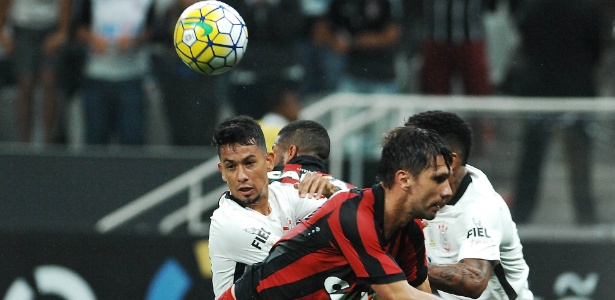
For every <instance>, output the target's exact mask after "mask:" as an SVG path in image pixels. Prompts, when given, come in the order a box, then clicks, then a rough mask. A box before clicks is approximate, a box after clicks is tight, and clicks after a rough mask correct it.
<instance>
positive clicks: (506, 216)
mask: <svg viewBox="0 0 615 300" xmlns="http://www.w3.org/2000/svg"><path fill="white" fill-rule="evenodd" d="M466 169H467V171H468V172H467V175H466V177H465V178H464V179H463V181H462V184H461V186H460V188H459V192H460V193H462V194H461V197H460V198H459V197H456V198H454V199H453V200H452V201H451V203H449V205H446V206H445V207H444V208H442V209H441V210H440V211H439V212H438V214H437V215H436V218H435V219H433V220H432V221H429V225H428V226H427V227H426V228H425V230H424V232H425V244H426V245H425V246H426V249H427V256H428V258H429V261H430V262H432V263H439V264H454V263H457V262H459V261H460V260H461V259H464V258H474V259H485V260H490V261H497V262H498V264H497V265H496V266H495V267H494V269H493V272H492V273H491V278H490V279H489V284H488V285H487V288H486V289H485V291H484V292H483V293H482V295H481V296H480V297H479V298H478V299H494V300H495V299H497V300H499V299H504V300H506V299H511V298H514V297H512V296H510V297H509V296H508V295H513V293H514V294H516V295H517V296H516V299H517V300H531V299H534V296H533V294H532V292H531V291H530V290H529V288H528V281H527V277H528V274H529V267H528V265H527V263H526V262H525V259H524V258H523V252H522V249H523V246H522V245H521V241H520V239H519V235H518V233H517V225H516V224H515V223H514V222H513V220H512V218H511V216H510V210H509V208H508V206H507V204H506V202H504V199H502V197H501V196H500V195H499V194H498V193H497V192H496V191H495V190H494V189H493V187H492V185H491V183H490V182H489V179H488V178H487V176H486V175H485V174H483V172H481V171H480V170H479V169H477V168H475V167H472V166H470V165H466ZM456 199H458V200H457V201H456V202H455V200H456ZM439 294H440V296H441V297H442V298H443V299H470V298H466V297H463V296H457V295H452V294H448V293H445V292H442V291H439Z"/></svg>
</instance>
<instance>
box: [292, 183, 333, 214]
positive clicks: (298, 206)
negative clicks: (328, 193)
mask: <svg viewBox="0 0 615 300" xmlns="http://www.w3.org/2000/svg"><path fill="white" fill-rule="evenodd" d="M284 192H285V193H286V199H288V202H289V203H290V204H291V205H292V207H293V212H294V219H295V221H300V220H303V219H305V218H306V217H308V216H309V215H310V214H311V213H313V212H314V211H315V210H316V209H318V208H319V207H321V206H322V205H323V204H324V203H325V202H326V201H327V200H328V199H327V198H322V199H314V198H301V197H299V191H298V190H297V189H295V188H294V187H292V186H291V185H289V188H286V189H285V191H284Z"/></svg>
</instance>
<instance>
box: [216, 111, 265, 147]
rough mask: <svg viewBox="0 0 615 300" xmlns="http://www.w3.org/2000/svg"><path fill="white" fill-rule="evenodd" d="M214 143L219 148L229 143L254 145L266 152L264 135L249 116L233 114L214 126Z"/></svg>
mask: <svg viewBox="0 0 615 300" xmlns="http://www.w3.org/2000/svg"><path fill="white" fill-rule="evenodd" d="M213 142H214V145H216V146H217V147H218V153H219V152H220V148H222V147H224V146H229V145H244V146H249V145H256V146H258V148H259V149H261V150H262V151H263V152H265V153H267V145H266V144H265V135H264V134H263V130H262V129H261V126H260V125H259V124H258V122H257V121H256V120H254V118H252V117H250V116H245V115H241V116H235V117H231V118H229V119H226V120H225V121H223V122H222V123H220V124H218V126H216V129H215V131H214V137H213Z"/></svg>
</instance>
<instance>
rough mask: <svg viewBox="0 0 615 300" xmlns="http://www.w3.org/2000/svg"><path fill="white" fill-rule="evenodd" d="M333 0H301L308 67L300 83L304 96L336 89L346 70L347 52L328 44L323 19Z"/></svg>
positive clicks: (303, 51)
mask: <svg viewBox="0 0 615 300" xmlns="http://www.w3.org/2000/svg"><path fill="white" fill-rule="evenodd" d="M330 3H331V0H302V1H301V4H302V8H303V9H302V11H303V15H304V16H305V17H306V22H305V26H304V29H303V30H302V33H301V35H302V37H301V41H300V43H299V51H300V54H301V58H302V60H303V61H302V64H303V66H304V68H305V80H303V82H302V85H301V95H302V97H304V98H313V97H319V96H323V95H325V94H328V93H331V92H334V91H335V89H336V88H337V85H338V82H339V79H340V78H341V75H342V74H343V71H344V56H343V55H342V54H340V53H337V52H335V51H333V49H332V48H331V47H329V46H328V44H327V41H326V39H324V37H325V36H326V32H324V33H323V29H324V28H323V26H322V24H323V22H322V21H323V19H324V18H325V17H326V15H327V12H328V10H329V5H330Z"/></svg>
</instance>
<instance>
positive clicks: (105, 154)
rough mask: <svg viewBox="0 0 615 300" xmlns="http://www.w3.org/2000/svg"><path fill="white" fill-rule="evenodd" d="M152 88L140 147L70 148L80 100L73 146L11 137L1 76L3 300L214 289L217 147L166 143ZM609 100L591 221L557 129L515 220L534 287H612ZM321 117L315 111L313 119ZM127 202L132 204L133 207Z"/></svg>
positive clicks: (496, 166)
mask: <svg viewBox="0 0 615 300" xmlns="http://www.w3.org/2000/svg"><path fill="white" fill-rule="evenodd" d="M603 2H604V5H605V7H611V6H609V5H610V3H608V1H603ZM488 21H489V20H488ZM491 21H493V20H491ZM493 24H496V23H493ZM500 30H505V29H502V28H500ZM248 51H249V50H248ZM614 53H615V51H612V50H610V49H609V51H607V57H606V58H605V61H604V68H603V69H602V70H601V74H603V75H602V76H601V94H602V99H603V100H606V101H610V100H614V99H613V98H612V97H613V95H614V94H615V92H614V91H615V82H614V81H613V79H614V78H615V76H613V75H614V74H613V70H615V68H613V65H615V64H613V61H615V59H614V57H615V55H613V54H614ZM494 55H497V53H495V54H494ZM150 87H152V86H150ZM152 88H153V89H152V90H150V91H151V93H150V97H149V104H150V105H149V109H150V110H149V115H150V118H149V120H150V126H149V135H148V141H149V145H148V146H147V147H146V149H134V148H125V147H120V146H117V147H114V148H113V150H112V151H108V149H100V150H96V149H94V150H87V151H86V150H83V149H81V147H80V146H82V140H81V138H80V136H81V134H82V125H81V122H82V117H81V111H80V107H79V105H78V101H72V102H71V106H70V111H71V114H70V119H69V120H70V122H72V124H73V126H72V127H71V128H72V131H71V137H70V143H71V144H70V145H71V146H73V147H68V148H65V147H62V148H57V149H56V148H53V149H45V150H44V151H43V150H42V148H36V147H34V148H28V149H24V148H23V147H20V146H19V145H17V144H15V143H14V141H15V135H14V130H12V129H11V128H12V126H13V124H14V116H13V115H12V109H10V108H11V105H12V104H11V102H10V99H12V96H13V94H14V90H13V89H12V87H10V86H9V87H4V88H3V89H2V90H1V91H0V92H1V93H2V97H0V105H1V106H2V107H3V109H1V110H0V128H2V130H1V131H0V141H2V142H0V171H1V172H2V175H1V176H0V199H1V201H2V208H1V209H0V296H2V297H3V299H7V300H22V299H23V300H27V299H43V298H44V299H67V300H73V299H74V300H77V299H79V300H81V299H85V300H87V299H88V297H93V298H92V299H148V300H149V299H153V300H157V299H167V300H175V299H178V300H179V299H212V298H213V293H212V290H211V283H210V272H209V269H208V263H209V262H208V258H207V253H206V249H207V247H206V245H207V244H206V243H207V228H208V227H207V218H208V214H209V213H210V212H211V208H212V205H215V200H212V199H215V197H213V198H212V196H213V195H216V193H217V194H219V193H218V191H219V190H220V188H221V186H223V185H222V181H221V180H220V178H219V176H218V175H217V173H216V170H215V168H211V160H210V159H212V158H213V159H215V149H212V148H208V147H198V148H188V149H187V148H181V149H179V148H174V147H171V146H168V133H167V125H166V121H165V120H164V117H163V114H162V113H161V112H160V110H161V107H160V104H159V101H157V97H159V95H158V94H157V92H156V90H155V88H154V87H152ZM333 96H334V97H335V96H336V95H333ZM340 97H344V95H341V96H340ZM345 97H353V96H352V95H350V96H348V95H346V96H345ZM455 97H456V96H453V97H452V98H455ZM335 99H339V98H335ZM318 100H320V99H314V100H313V103H312V104H313V106H312V110H315V107H317V106H319V105H320V106H323V107H325V108H324V110H323V111H325V112H329V113H331V110H333V109H334V108H335V105H333V104H332V103H333V102H332V100H331V99H328V100H327V99H324V100H323V101H322V102H319V101H318ZM493 100H498V97H493ZM409 101H410V100H409ZM499 101H502V103H510V101H515V99H499ZM517 105H518V104H517ZM504 106H505V105H503V107H504ZM608 109H611V110H608ZM608 109H607V110H603V109H596V110H595V111H592V112H591V113H590V114H588V116H589V117H590V118H592V119H593V120H594V122H593V124H594V127H593V129H594V131H593V132H594V135H593V136H594V138H595V140H596V143H597V146H596V149H595V157H594V164H595V165H596V172H595V174H594V177H595V178H594V186H595V188H596V198H597V201H598V203H597V205H598V208H599V218H600V222H599V223H598V224H596V225H593V226H586V227H578V226H576V225H574V224H573V222H572V221H571V220H572V216H573V214H574V212H573V209H572V205H571V203H570V198H569V197H570V196H569V191H568V186H567V185H568V184H567V182H568V181H567V170H566V158H565V157H563V155H562V154H561V153H562V151H561V145H560V144H561V136H556V138H555V139H554V141H553V143H554V146H555V147H552V148H551V150H550V152H549V154H550V155H548V157H549V161H548V163H547V167H546V169H545V171H544V172H545V179H544V184H543V187H542V193H541V199H540V203H539V206H538V210H537V212H536V214H535V216H534V218H533V220H532V222H531V223H530V224H528V225H524V226H520V228H519V231H520V235H521V238H522V240H523V243H524V247H525V248H524V253H525V256H526V259H527V261H528V264H529V265H530V268H531V273H530V285H531V288H532V290H533V291H534V292H535V294H536V295H537V296H538V299H545V300H546V299H568V300H570V299H579V300H580V299H612V297H613V296H612V295H615V286H613V284H612V283H613V282H615V278H614V277H615V275H613V270H615V260H613V259H612V258H611V253H613V252H614V251H615V205H614V203H613V195H614V194H615V186H614V185H613V178H615V168H613V166H614V164H615V158H613V156H612V155H611V152H612V151H611V149H612V147H613V143H614V141H615V125H614V124H613V121H612V120H613V118H612V116H613V112H614V111H613V110H612V108H608ZM306 110H307V109H306ZM408 112H409V111H408ZM461 112H462V113H464V114H465V115H469V116H472V115H474V114H480V113H479V112H471V111H470V112H468V111H465V110H464V111H461ZM542 112H543V113H546V112H548V111H542ZM371 113H373V112H369V113H368V114H371ZM485 114H486V115H487V116H488V117H489V118H491V119H493V120H494V121H495V122H496V124H498V128H500V131H499V132H498V135H496V136H495V140H494V141H493V142H492V143H491V144H490V146H489V151H488V155H487V156H486V157H485V158H484V159H482V160H481V161H477V162H476V164H477V165H478V166H480V167H481V168H483V169H484V170H485V172H486V173H487V174H488V175H489V176H491V177H492V178H493V180H494V185H496V189H498V191H500V192H501V193H502V194H503V195H504V196H507V195H508V194H509V193H510V187H511V184H512V183H511V173H512V170H513V168H514V166H515V159H516V157H517V151H518V150H517V146H518V145H519V143H520V141H519V130H520V128H519V126H518V125H519V122H518V121H519V120H520V118H523V113H522V112H518V111H507V110H506V109H504V108H503V109H501V110H500V111H490V112H489V113H483V116H484V115H485ZM390 116H391V115H390V114H387V113H385V114H383V115H382V116H381V117H380V118H377V119H375V120H374V123H378V122H379V121H381V120H387V119H389V120H390ZM221 117H222V116H221ZM322 121H323V123H327V119H325V118H324V117H323V119H322ZM328 125H329V126H328V128H329V129H330V130H332V131H331V134H332V135H336V134H337V135H339V134H340V133H338V132H336V131H335V130H334V129H335V128H334V127H335V126H334V125H333V124H332V123H329V124H328ZM5 128H8V130H5ZM376 138H377V137H376ZM348 154H349V153H343V154H342V161H337V162H336V163H341V166H342V171H343V172H342V175H340V177H342V178H344V179H347V180H349V181H351V182H352V180H350V179H355V180H356V179H358V178H357V175H356V173H354V172H353V170H355V171H356V170H357V169H356V168H357V166H360V167H359V169H360V170H361V171H362V172H363V174H364V175H362V176H361V178H359V179H360V180H362V181H364V182H368V181H369V180H370V179H371V178H372V175H373V174H372V173H370V170H372V169H373V168H372V167H373V165H374V164H375V162H376V161H375V160H374V159H373V157H372V158H370V156H369V155H366V156H365V157H363V158H362V159H360V160H359V161H357V158H356V156H352V155H348ZM208 163H209V164H208ZM211 170H213V171H211ZM353 176H354V177H353ZM212 190H213V192H212V193H209V192H210V191H212ZM135 203H138V204H140V205H134V206H131V204H135ZM178 216H180V217H178ZM182 216H183V217H182ZM45 297H48V298H45ZM54 297H55V298H54Z"/></svg>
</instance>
